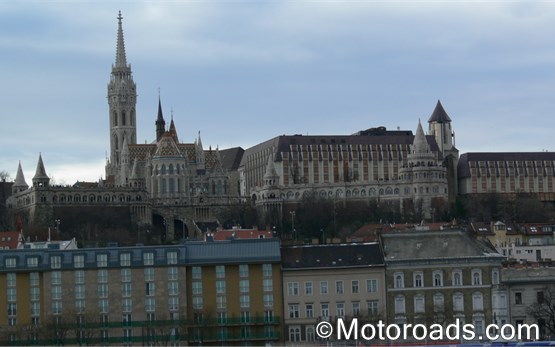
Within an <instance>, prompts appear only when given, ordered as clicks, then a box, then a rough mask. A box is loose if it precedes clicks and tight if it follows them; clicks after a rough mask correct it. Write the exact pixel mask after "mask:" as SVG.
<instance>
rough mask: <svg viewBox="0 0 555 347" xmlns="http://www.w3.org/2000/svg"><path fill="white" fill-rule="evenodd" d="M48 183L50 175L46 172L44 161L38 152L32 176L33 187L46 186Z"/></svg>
mask: <svg viewBox="0 0 555 347" xmlns="http://www.w3.org/2000/svg"><path fill="white" fill-rule="evenodd" d="M49 183H50V177H48V175H47V174H46V170H45V169H44V163H43V162H42V154H40V153H39V161H38V163H37V171H36V172H35V176H34V177H33V186H34V187H47V186H48V184H49Z"/></svg>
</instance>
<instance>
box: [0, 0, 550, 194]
mask: <svg viewBox="0 0 555 347" xmlns="http://www.w3.org/2000/svg"><path fill="white" fill-rule="evenodd" d="M118 10H121V11H122V14H123V17H124V19H123V28H124V35H125V44H126V52H127V60H128V62H129V63H131V66H132V70H133V74H134V80H135V82H136V83H137V89H138V94H139V95H138V104H137V127H138V130H137V140H138V141H139V142H140V143H144V142H145V141H147V142H151V141H152V140H153V138H154V135H155V132H154V130H155V127H154V121H155V118H156V111H157V102H158V89H159V88H160V90H161V98H162V104H163V108H164V114H165V117H166V119H169V118H170V113H171V111H170V110H172V109H173V116H174V121H175V122H176V126H177V130H178V134H179V138H180V140H181V141H182V142H193V141H194V139H195V137H196V135H197V132H198V131H200V132H201V136H202V141H203V144H204V146H205V147H206V148H207V147H208V146H210V145H211V146H212V147H213V148H214V147H216V146H218V147H219V148H220V149H223V148H229V147H235V146H241V147H243V148H248V147H250V146H252V145H255V144H257V143H259V142H262V141H265V140H268V139H270V138H272V137H274V136H277V135H281V134H309V135H325V134H351V133H353V132H355V131H358V130H361V129H367V128H370V127H375V126H386V127H387V128H390V129H395V128H397V127H400V128H401V129H410V130H413V131H414V130H415V129H416V126H417V124H418V120H419V119H421V120H422V121H423V122H426V121H427V120H428V118H429V116H430V114H431V113H432V111H433V109H434V107H435V104H436V102H437V100H438V99H440V100H441V102H442V103H443V105H444V107H445V109H446V111H447V112H448V114H449V115H450V117H451V119H452V120H453V127H454V129H455V132H456V145H457V147H458V148H459V150H460V151H461V153H464V152H476V151H542V150H550V151H551V150H555V136H553V135H552V133H553V131H554V130H555V117H554V114H555V35H554V34H555V3H553V2H518V1H511V2H501V1H491V2H482V1H464V2H463V1H451V2H446V1H425V2H415V1H362V0H359V1H264V2H261V1H254V0H253V1H223V0H222V1H161V2H160V1H156V2H155V1H152V2H134V1H133V2H132V1H125V2H119V3H117V2H112V1H97V2H92V1H90V2H89V1H75V2H70V1H45V2H42V1H17V2H16V1H2V2H0V52H1V54H0V107H1V109H0V114H1V123H0V124H1V127H0V129H2V131H1V134H0V149H1V155H0V171H2V170H5V171H7V172H9V173H10V175H11V177H12V179H13V178H14V177H15V173H16V169H17V164H18V161H21V164H22V166H23V169H24V173H25V177H26V179H27V182H28V183H31V178H32V176H33V175H34V171H35V167H36V162H37V158H38V155H39V152H41V153H42V156H43V159H44V163H45V166H46V171H47V173H48V174H49V175H50V176H52V177H53V178H54V180H55V181H56V182H57V183H68V184H69V183H74V182H75V181H76V180H78V179H79V180H97V179H98V178H99V177H103V176H104V164H105V158H106V152H107V151H109V137H108V104H107V101H106V93H107V90H106V88H107V83H108V81H109V77H110V71H111V64H112V63H113V62H114V61H115V48H116V30H117V19H116V17H117V14H118Z"/></svg>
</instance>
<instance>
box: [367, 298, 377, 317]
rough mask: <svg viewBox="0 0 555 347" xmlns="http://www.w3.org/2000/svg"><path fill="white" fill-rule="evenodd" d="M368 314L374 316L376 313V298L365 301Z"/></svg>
mask: <svg viewBox="0 0 555 347" xmlns="http://www.w3.org/2000/svg"><path fill="white" fill-rule="evenodd" d="M366 305H367V309H368V315H369V316H376V315H377V314H378V300H369V301H367V302H366Z"/></svg>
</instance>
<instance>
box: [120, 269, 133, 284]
mask: <svg viewBox="0 0 555 347" xmlns="http://www.w3.org/2000/svg"><path fill="white" fill-rule="evenodd" d="M121 281H122V282H131V269H121Z"/></svg>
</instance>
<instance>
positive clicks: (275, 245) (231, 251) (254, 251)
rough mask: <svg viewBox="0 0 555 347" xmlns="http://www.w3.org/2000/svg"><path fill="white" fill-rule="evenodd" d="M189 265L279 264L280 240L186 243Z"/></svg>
mask: <svg viewBox="0 0 555 347" xmlns="http://www.w3.org/2000/svg"><path fill="white" fill-rule="evenodd" d="M185 245H186V246H187V263H189V264H192V265H194V264H199V265H200V264H215V263H221V264H223V263H225V264H234V263H245V262H261V263H262V262H267V263H271V262H279V261H280V260H281V256H280V251H279V239H274V238H267V239H241V240H230V241H214V242H192V243H186V244H185Z"/></svg>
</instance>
